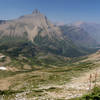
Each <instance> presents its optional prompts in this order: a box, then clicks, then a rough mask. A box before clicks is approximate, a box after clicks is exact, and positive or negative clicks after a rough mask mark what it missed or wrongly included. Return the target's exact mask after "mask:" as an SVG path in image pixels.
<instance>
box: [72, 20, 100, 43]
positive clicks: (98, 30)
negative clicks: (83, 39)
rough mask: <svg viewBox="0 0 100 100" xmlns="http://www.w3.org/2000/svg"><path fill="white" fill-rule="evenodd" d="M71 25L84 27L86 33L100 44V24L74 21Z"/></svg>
mask: <svg viewBox="0 0 100 100" xmlns="http://www.w3.org/2000/svg"><path fill="white" fill-rule="evenodd" d="M73 26H76V27H79V28H82V29H84V30H85V31H86V32H88V34H89V35H90V36H91V37H92V38H94V39H95V40H96V41H97V42H98V43H99V44H100V24H97V23H88V22H76V23H73Z"/></svg>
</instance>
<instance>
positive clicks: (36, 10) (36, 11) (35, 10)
mask: <svg viewBox="0 0 100 100" xmlns="http://www.w3.org/2000/svg"><path fill="white" fill-rule="evenodd" d="M32 14H40V11H39V10H38V9H34V10H33V12H32Z"/></svg>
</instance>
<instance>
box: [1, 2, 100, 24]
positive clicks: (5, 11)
mask: <svg viewBox="0 0 100 100" xmlns="http://www.w3.org/2000/svg"><path fill="white" fill-rule="evenodd" d="M99 4H100V1H99V0H95V1H93V0H92V1H91V0H42V2H41V0H1V2H0V20H11V19H16V18H18V17H20V16H22V15H26V14H31V13H32V11H33V10H34V9H35V8H37V9H38V10H40V12H41V13H43V14H44V15H46V16H47V17H48V19H49V20H50V21H53V22H60V23H72V22H77V21H85V22H96V23H100V14H99V9H100V6H99Z"/></svg>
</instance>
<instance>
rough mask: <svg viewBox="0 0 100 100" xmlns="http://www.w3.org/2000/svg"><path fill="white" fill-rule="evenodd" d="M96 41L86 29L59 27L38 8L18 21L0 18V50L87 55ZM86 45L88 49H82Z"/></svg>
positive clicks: (23, 53) (29, 53)
mask: <svg viewBox="0 0 100 100" xmlns="http://www.w3.org/2000/svg"><path fill="white" fill-rule="evenodd" d="M96 45H97V42H96V40H95V39H93V38H92V37H91V35H90V34H89V32H87V31H86V29H84V28H81V27H77V26H76V25H73V26H67V25H63V26H56V25H54V24H52V23H51V22H50V21H48V19H47V17H46V16H44V15H43V14H41V13H40V12H39V11H38V10H37V9H36V10H34V11H33V12H32V14H29V15H24V16H21V17H19V18H18V19H15V20H10V21H0V52H2V53H6V54H7V55H10V56H14V57H15V56H19V55H22V56H26V57H33V56H36V55H37V54H38V55H39V54H40V53H42V54H48V53H51V54H54V55H60V56H66V57H76V56H82V55H85V54H88V53H89V52H90V51H91V50H90V51H88V50H89V49H88V50H87V49H86V48H90V47H95V46H96ZM83 48H85V49H83Z"/></svg>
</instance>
